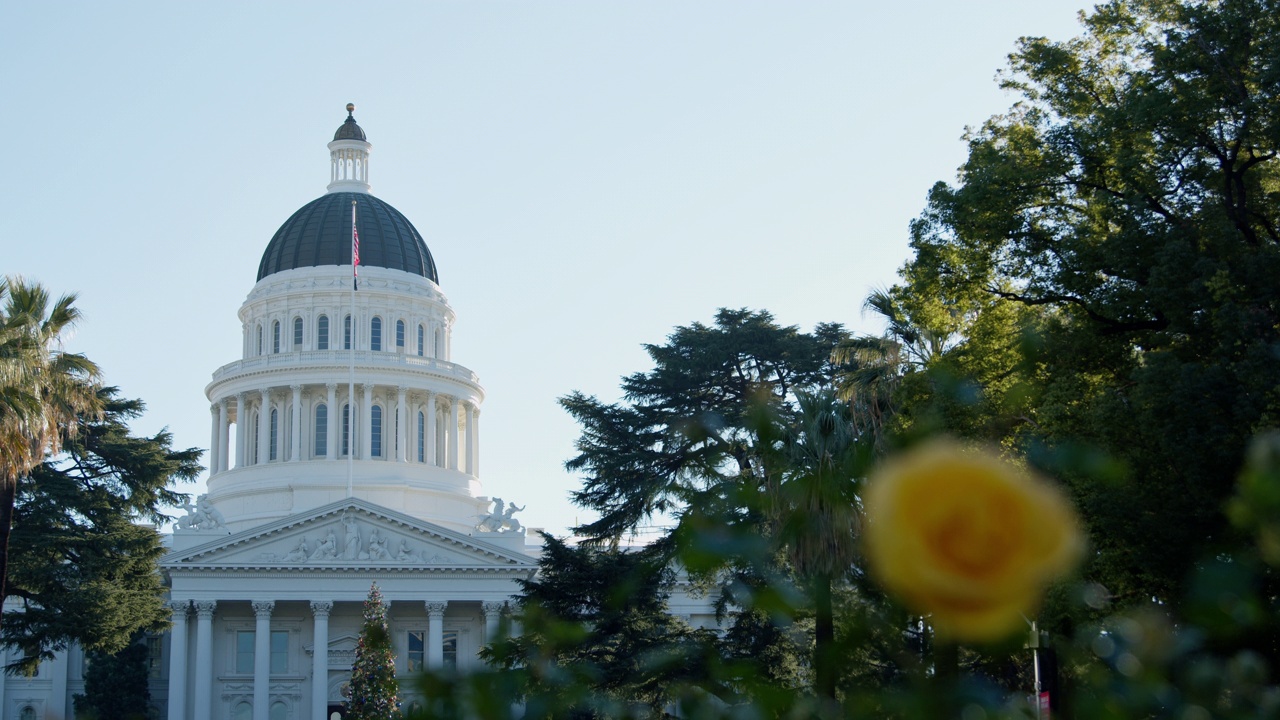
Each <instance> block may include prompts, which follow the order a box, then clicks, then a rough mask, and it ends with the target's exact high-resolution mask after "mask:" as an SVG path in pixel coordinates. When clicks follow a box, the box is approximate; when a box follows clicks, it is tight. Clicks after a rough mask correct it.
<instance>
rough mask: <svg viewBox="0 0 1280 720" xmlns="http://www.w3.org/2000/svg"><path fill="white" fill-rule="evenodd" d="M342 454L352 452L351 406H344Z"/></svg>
mask: <svg viewBox="0 0 1280 720" xmlns="http://www.w3.org/2000/svg"><path fill="white" fill-rule="evenodd" d="M342 454H343V455H344V456H346V455H349V454H351V406H350V405H343V406H342Z"/></svg>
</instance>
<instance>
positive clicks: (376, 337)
mask: <svg viewBox="0 0 1280 720" xmlns="http://www.w3.org/2000/svg"><path fill="white" fill-rule="evenodd" d="M369 349H370V350H372V351H374V352H381V351H382V318H380V317H378V316H377V315H374V316H373V319H372V320H370V321H369Z"/></svg>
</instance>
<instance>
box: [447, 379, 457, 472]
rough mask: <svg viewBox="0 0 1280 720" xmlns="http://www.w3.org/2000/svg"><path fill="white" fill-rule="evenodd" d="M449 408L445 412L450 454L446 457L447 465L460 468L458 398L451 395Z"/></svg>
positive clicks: (451, 468)
mask: <svg viewBox="0 0 1280 720" xmlns="http://www.w3.org/2000/svg"><path fill="white" fill-rule="evenodd" d="M448 400H449V410H448V411H446V412H445V414H444V432H445V447H446V448H447V449H448V452H449V454H448V456H447V457H446V458H445V467H447V468H449V469H450V470H457V469H458V405H459V403H458V398H456V397H452V396H449V397H448Z"/></svg>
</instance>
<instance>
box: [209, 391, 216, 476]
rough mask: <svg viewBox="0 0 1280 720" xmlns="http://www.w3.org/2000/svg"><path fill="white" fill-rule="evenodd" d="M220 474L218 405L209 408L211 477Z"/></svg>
mask: <svg viewBox="0 0 1280 720" xmlns="http://www.w3.org/2000/svg"><path fill="white" fill-rule="evenodd" d="M217 472H218V403H214V404H212V405H210V406H209V475H210V476H213V475H214V474H215V473H217Z"/></svg>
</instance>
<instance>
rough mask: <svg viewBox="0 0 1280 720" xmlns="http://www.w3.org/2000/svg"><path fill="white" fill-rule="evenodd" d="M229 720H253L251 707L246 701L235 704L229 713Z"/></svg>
mask: <svg viewBox="0 0 1280 720" xmlns="http://www.w3.org/2000/svg"><path fill="white" fill-rule="evenodd" d="M231 720H253V705H252V704H250V703H249V702H247V701H245V702H240V703H237V704H236V708H235V710H232V711H231Z"/></svg>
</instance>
